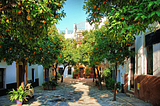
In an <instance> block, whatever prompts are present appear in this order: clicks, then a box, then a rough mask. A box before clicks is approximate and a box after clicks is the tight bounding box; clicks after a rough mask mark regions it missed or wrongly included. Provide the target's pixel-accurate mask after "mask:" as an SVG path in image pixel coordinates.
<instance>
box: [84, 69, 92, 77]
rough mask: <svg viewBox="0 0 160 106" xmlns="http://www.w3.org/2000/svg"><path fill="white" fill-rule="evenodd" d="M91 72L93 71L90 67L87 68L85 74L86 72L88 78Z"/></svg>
mask: <svg viewBox="0 0 160 106" xmlns="http://www.w3.org/2000/svg"><path fill="white" fill-rule="evenodd" d="M90 73H91V70H90V69H89V68H86V70H85V74H86V76H87V78H89V75H90Z"/></svg>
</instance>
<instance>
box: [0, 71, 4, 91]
mask: <svg viewBox="0 0 160 106" xmlns="http://www.w3.org/2000/svg"><path fill="white" fill-rule="evenodd" d="M3 74H4V69H3V68H0V89H1V88H3V78H4V76H3Z"/></svg>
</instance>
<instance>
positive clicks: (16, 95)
mask: <svg viewBox="0 0 160 106" xmlns="http://www.w3.org/2000/svg"><path fill="white" fill-rule="evenodd" d="M8 95H9V99H10V100H11V101H13V100H19V101H22V102H23V101H24V100H25V101H27V93H26V91H24V89H23V88H22V87H21V86H20V87H19V88H18V89H17V91H16V90H14V89H13V90H12V91H9V92H8Z"/></svg>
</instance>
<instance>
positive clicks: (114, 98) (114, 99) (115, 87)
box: [113, 62, 117, 101]
mask: <svg viewBox="0 0 160 106" xmlns="http://www.w3.org/2000/svg"><path fill="white" fill-rule="evenodd" d="M115 71H116V73H115V83H114V97H113V101H116V90H117V62H116V64H115Z"/></svg>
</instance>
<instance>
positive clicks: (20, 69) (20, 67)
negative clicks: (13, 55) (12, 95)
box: [19, 65, 22, 86]
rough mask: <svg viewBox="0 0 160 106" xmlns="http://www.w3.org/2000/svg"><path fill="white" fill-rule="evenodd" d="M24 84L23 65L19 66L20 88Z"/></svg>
mask: <svg viewBox="0 0 160 106" xmlns="http://www.w3.org/2000/svg"><path fill="white" fill-rule="evenodd" d="M21 82H22V65H19V86H20V85H21Z"/></svg>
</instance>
